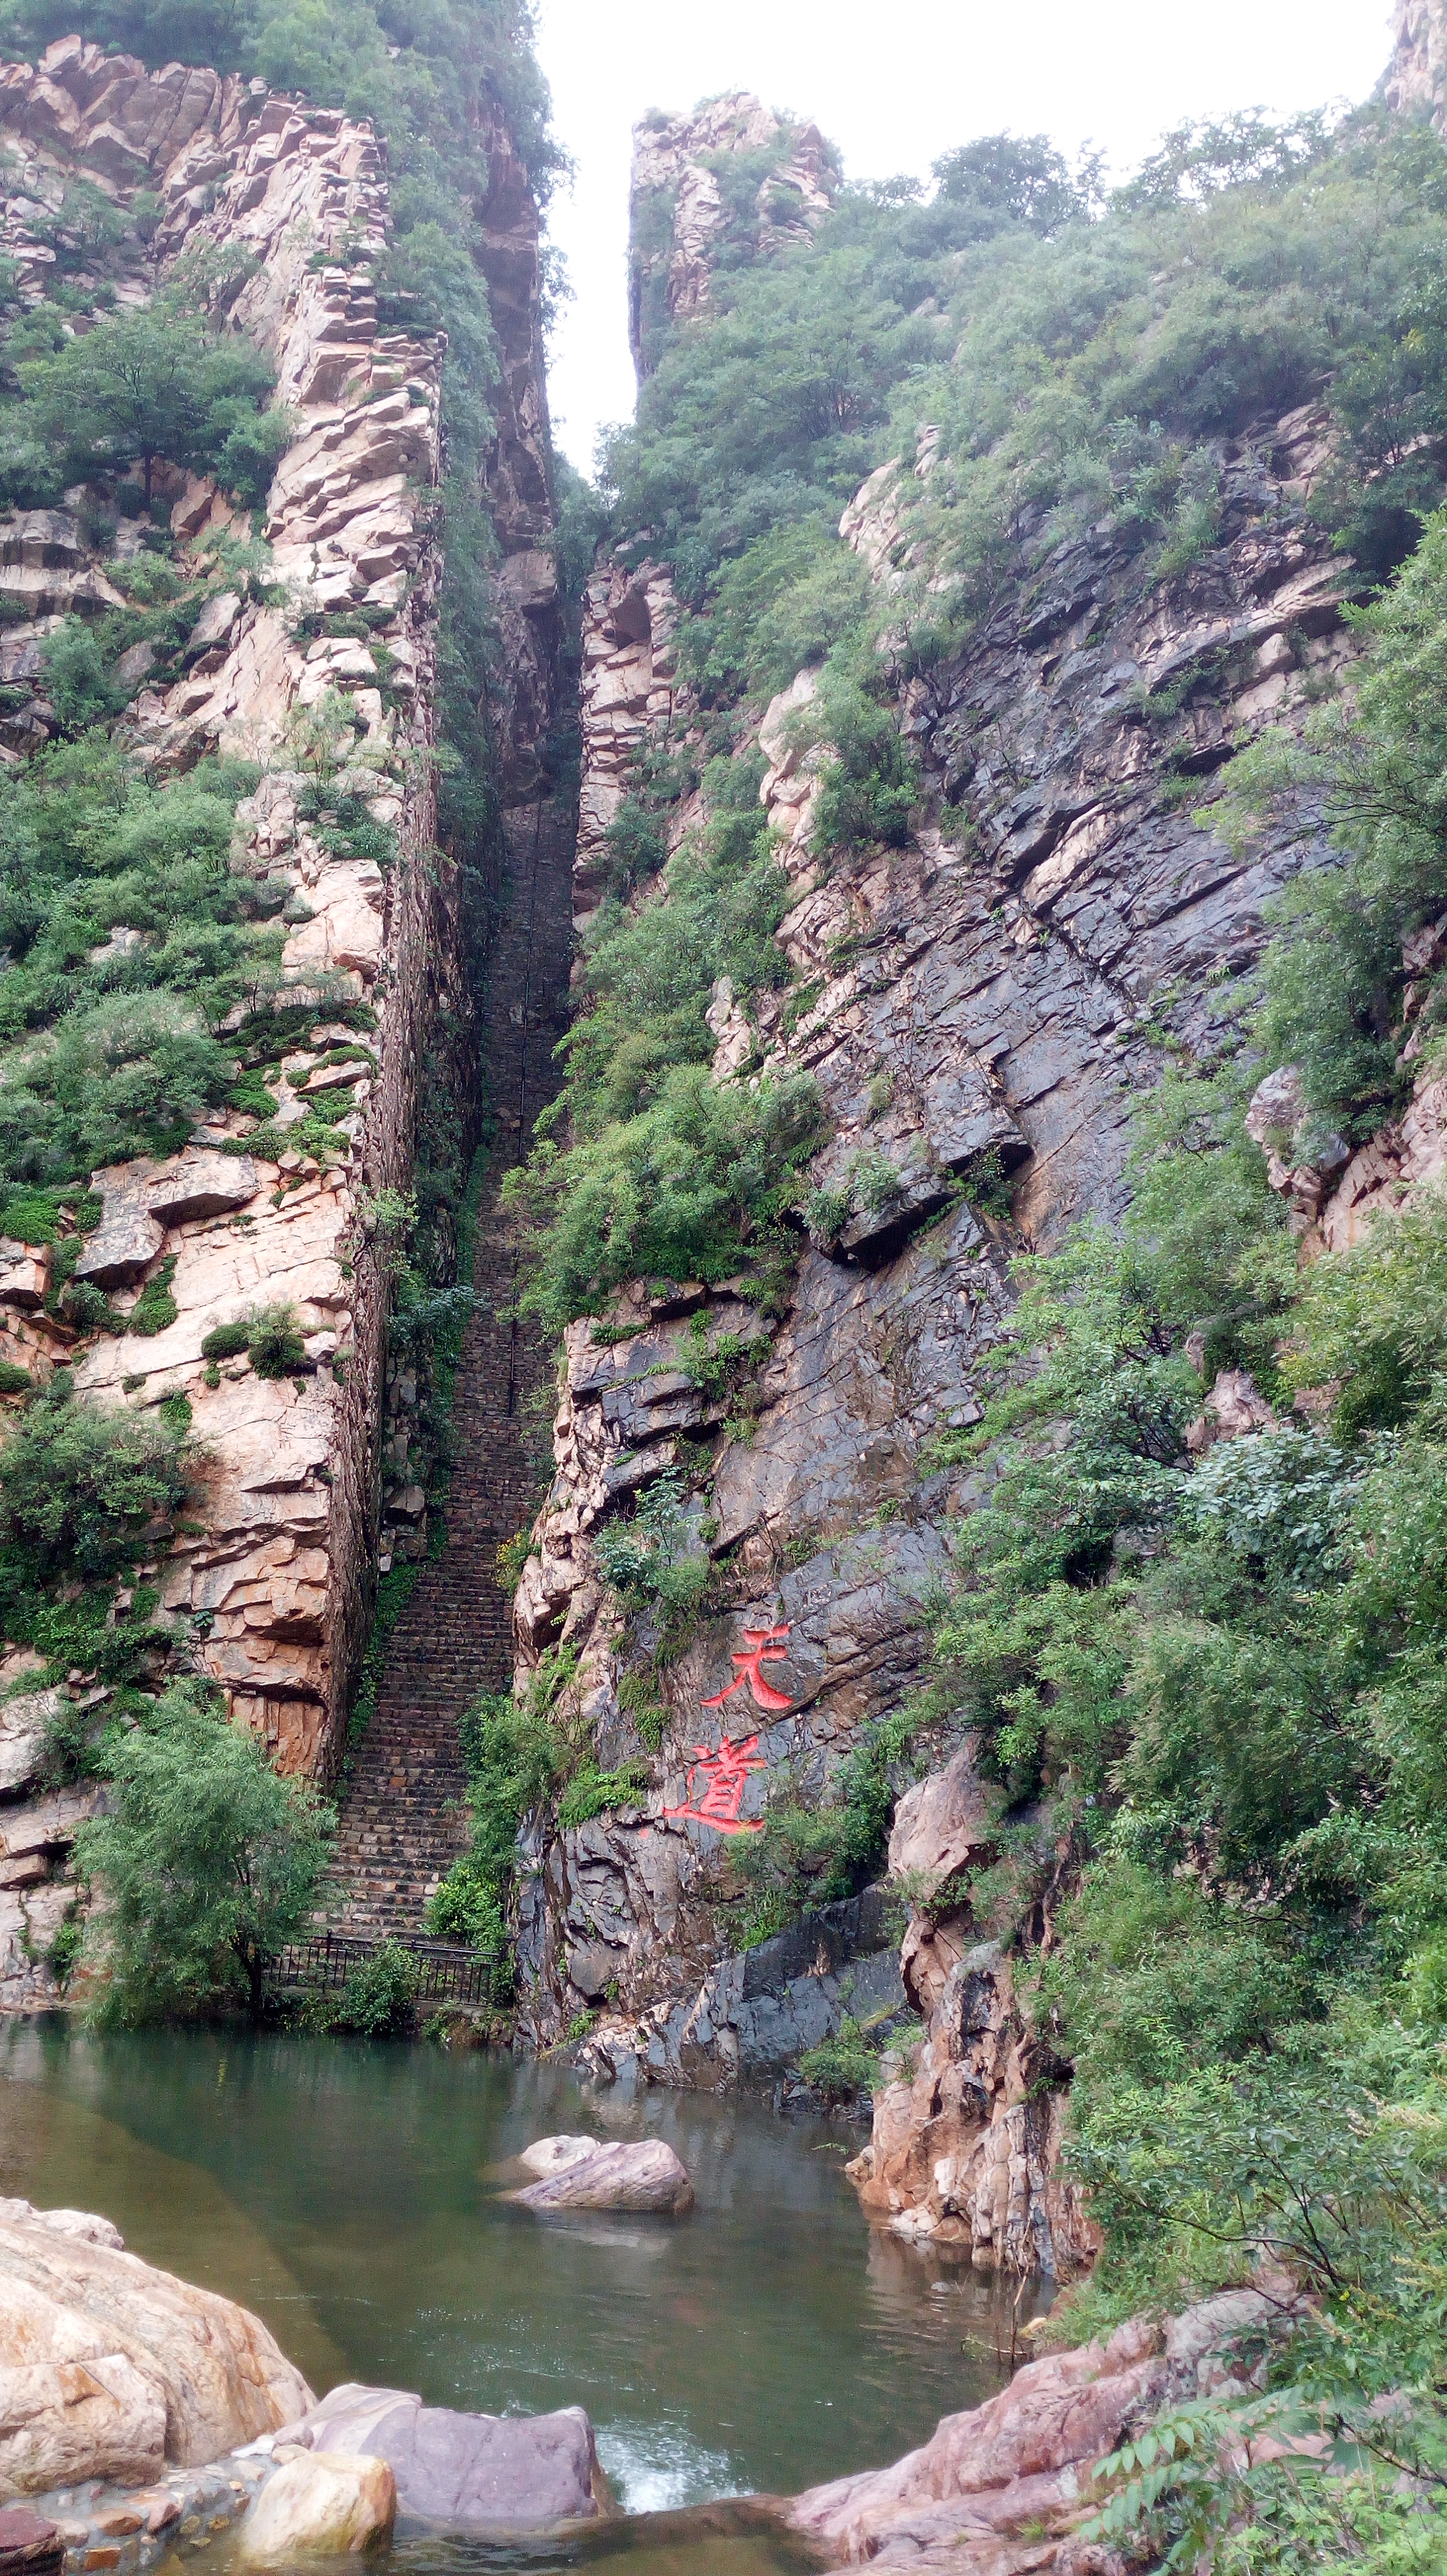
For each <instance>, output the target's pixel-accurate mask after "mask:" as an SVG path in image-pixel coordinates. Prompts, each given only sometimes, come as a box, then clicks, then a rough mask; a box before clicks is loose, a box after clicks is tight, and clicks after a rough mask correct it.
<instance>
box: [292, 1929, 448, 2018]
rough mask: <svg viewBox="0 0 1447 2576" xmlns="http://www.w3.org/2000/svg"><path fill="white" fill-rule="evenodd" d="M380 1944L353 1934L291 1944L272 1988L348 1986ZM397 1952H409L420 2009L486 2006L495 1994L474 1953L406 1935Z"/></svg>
mask: <svg viewBox="0 0 1447 2576" xmlns="http://www.w3.org/2000/svg"><path fill="white" fill-rule="evenodd" d="M384 1946H385V1945H384V1943H382V1942H381V1941H364V1940H359V1939H358V1938H357V1936H356V1935H355V1933H350V1932H347V1933H343V1932H318V1933H317V1934H315V1936H314V1937H313V1938H312V1939H311V1940H310V1941H293V1942H291V1943H290V1944H289V1945H288V1947H287V1948H286V1949H285V1950H283V1951H282V1952H281V1953H280V1956H279V1957H278V1958H277V1959H276V1960H275V1962H274V1963H273V1965H272V1969H271V1981H272V1983H273V1985H277V1986H282V1987H296V1986H306V1987H310V1988H313V1989H315V1990H320V1991H323V1992H325V1991H326V1990H327V1989H328V1988H329V1987H332V1986H344V1985H345V1984H346V1981H347V1979H348V1977H349V1976H350V1975H351V1973H352V1970H353V1969H354V1968H359V1967H361V1966H362V1964H363V1963H364V1961H366V1960H368V1959H370V1958H373V1957H375V1955H376V1953H377V1951H378V1950H380V1949H382V1948H383V1947H384ZM395 1946H396V1947H397V1948H399V1949H403V1950H405V1951H406V1952H407V1953H408V1955H409V1957H410V1958H411V1960H412V1962H413V1964H414V1966H415V1968H416V1971H417V2001H418V2002H419V2004H425V2003H440V2002H442V2001H444V2000H445V2001H448V2002H452V2003H459V2004H485V2003H487V2002H488V2001H489V2000H490V1998H491V1994H492V1963H491V1961H490V1960H488V1959H481V1958H479V1957H478V1954H477V1952H476V1951H475V1950H462V1949H458V1948H455V1947H454V1946H453V1944H452V1943H451V1942H448V1941H424V1940H422V1939H421V1938H419V1937H415V1936H412V1935H409V1934H406V1933H404V1934H402V1935H400V1936H398V1937H397V1938H396V1941H395Z"/></svg>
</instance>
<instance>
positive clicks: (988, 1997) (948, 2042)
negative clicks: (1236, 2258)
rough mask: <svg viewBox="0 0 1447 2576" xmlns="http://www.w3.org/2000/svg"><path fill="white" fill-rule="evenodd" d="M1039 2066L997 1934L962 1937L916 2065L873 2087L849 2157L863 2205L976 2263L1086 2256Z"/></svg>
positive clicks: (1087, 2237) (1087, 2238)
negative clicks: (970, 1942)
mask: <svg viewBox="0 0 1447 2576" xmlns="http://www.w3.org/2000/svg"><path fill="white" fill-rule="evenodd" d="M908 1952H909V1944H908V1943H906V1953H905V1967H904V1972H905V1977H906V1982H907V1983H908V1982H909V1981H910V1978H911V1966H910V1964H908ZM914 1973H915V1974H916V1975H917V1974H918V1966H917V1963H916V1966H915V1969H914ZM1042 2071H1043V2069H1042V2067H1041V2063H1040V2052H1039V2050H1038V2049H1037V2047H1036V2044H1035V2042H1034V2040H1033V2037H1032V2035H1031V2033H1030V2031H1029V2029H1028V2027H1027V2025H1026V2023H1025V2021H1024V2019H1023V2017H1022V2016H1021V2014H1020V2012H1019V2011H1018V2009H1017V2007H1016V2004H1015V1997H1014V1990H1013V1985H1012V1982H1011V1975H1010V1967H1009V1962H1008V1960H1006V1959H1005V1958H1004V1956H1003V1955H1002V1953H1001V1950H1000V1946H999V1944H998V1942H993V1941H991V1942H983V1943H979V1944H977V1945H976V1946H975V1947H974V1948H973V1949H969V1950H966V1951H965V1952H964V1953H963V1955H962V1956H961V1957H959V1958H958V1959H957V1960H956V1962H955V1964H954V1965H953V1966H951V1967H950V1969H949V1971H948V1974H947V1975H946V1976H945V1978H944V1982H943V1984H942V1986H940V1988H939V1991H938V1996H937V2000H936V2001H935V2002H934V2005H933V2009H932V2011H931V2013H930V2020H929V2026H928V2035H927V2037H926V2039H925V2042H924V2045H923V2047H922V2048H921V2049H920V2050H919V2052H918V2057H917V2062H916V2064H915V2067H914V2070H913V2072H912V2073H911V2074H910V2075H908V2076H903V2077H900V2078H898V2079H897V2080H896V2081H895V2082H893V2083H885V2084H882V2085H881V2086H880V2087H879V2089H878V2090H877V2091H876V2093H875V2096H874V2125H873V2130H872V2133H871V2137H870V2142H869V2145H868V2146H867V2147H866V2148H865V2149H864V2150H863V2153H862V2154H860V2155H858V2156H856V2157H855V2158H854V2160H853V2162H852V2163H851V2164H850V2165H848V2166H847V2167H846V2171H847V2173H848V2175H849V2178H850V2180H851V2181H852V2182H853V2183H854V2185H855V2187H856V2189H857V2190H858V2192H859V2197H860V2200H861V2202H862V2204H863V2206H864V2208H865V2210H866V2211H867V2212H868V2214H869V2216H870V2217H871V2218H872V2219H873V2220H874V2221H875V2222H876V2223H877V2224H879V2225H882V2226H886V2227H889V2228H890V2229H891V2230H892V2231H893V2232H894V2233H895V2234H896V2235H899V2236H905V2237H908V2238H910V2239H911V2240H912V2241H914V2242H917V2243H919V2242H925V2241H936V2242H938V2243H940V2244H944V2245H967V2246H969V2247H970V2249H971V2253H972V2255H973V2258H974V2260H975V2262H976V2263H977V2265H979V2267H980V2268H981V2269H982V2270H991V2269H996V2268H998V2269H1000V2270H1002V2271H1007V2272H1015V2273H1020V2272H1033V2271H1037V2270H1038V2271H1043V2272H1047V2273H1049V2274H1051V2275H1052V2277H1053V2278H1055V2279H1056V2280H1062V2281H1064V2280H1069V2279H1070V2278H1071V2277H1072V2276H1073V2275H1074V2274H1075V2273H1076V2272H1079V2271H1081V2270H1082V2269H1084V2268H1085V2267H1086V2265H1088V2264H1089V2262H1090V2261H1091V2260H1092V2259H1093V2256H1094V2254H1095V2251H1096V2249H1097V2246H1098V2244H1099V2241H1100V2240H1099V2234H1098V2231H1097V2230H1096V2229H1095V2228H1094V2226H1093V2225H1092V2224H1091V2222H1090V2220H1089V2219H1088V2217H1087V2216H1086V2212H1085V2208H1084V2204H1083V2202H1082V2200H1081V2197H1080V2194H1079V2192H1078V2191H1077V2189H1076V2187H1075V2185H1074V2184H1073V2183H1071V2182H1069V2181H1067V2180H1066V2179H1065V2178H1064V2177H1063V2176H1062V2174H1061V2172H1060V2169H1059V2166H1060V2145H1061V2129H1062V2123H1063V2114H1064V2095H1063V2093H1061V2092H1059V2091H1051V2090H1048V2089H1047V2087H1046V2086H1045V2085H1044V2084H1042V2083H1041V2081H1040V2080H1039V2079H1040V2075H1041V2073H1042Z"/></svg>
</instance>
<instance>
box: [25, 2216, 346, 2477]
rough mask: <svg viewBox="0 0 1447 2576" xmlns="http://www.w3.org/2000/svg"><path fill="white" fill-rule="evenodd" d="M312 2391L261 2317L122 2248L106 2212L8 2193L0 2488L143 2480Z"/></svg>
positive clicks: (266, 2426) (242, 2437)
mask: <svg viewBox="0 0 1447 2576" xmlns="http://www.w3.org/2000/svg"><path fill="white" fill-rule="evenodd" d="M313 2403H314V2400H313V2398H312V2393H311V2390H310V2389H309V2388H308V2386H307V2384H306V2381H305V2380H304V2379H303V2378H302V2376H301V2373H300V2371H298V2370H293V2368H292V2366H291V2364H290V2362H289V2361H288V2360H287V2358H286V2356H285V2354H284V2353H283V2352H282V2351H280V2349H279V2348H278V2346H277V2345H276V2343H275V2342H274V2341H273V2339H272V2337H271V2335H269V2334H268V2332H267V2330H266V2328H265V2326H264V2325H263V2324H262V2323H261V2321H260V2319H259V2318H258V2317H253V2316H251V2315H250V2314H249V2313H248V2312H247V2310H246V2309H245V2308H241V2307H237V2306H236V2304H235V2303H234V2301H233V2300H231V2299H223V2298H218V2297H217V2296H216V2294H215V2293H214V2292H213V2291H210V2290H198V2289H194V2288H193V2287H192V2286H191V2284H190V2283H189V2282H188V2281H178V2280H177V2279H176V2278H175V2277H174V2275H173V2274H171V2273H170V2272H161V2271H157V2270H156V2269H155V2267H154V2266H153V2265H152V2264H150V2263H143V2262H142V2261H141V2260H140V2257H139V2256H138V2255H135V2254H127V2253H125V2252H123V2251H122V2250H121V2242H120V2238H119V2236H118V2235H117V2233H116V2230H115V2229H114V2228H113V2227H112V2226H111V2225H110V2222H109V2220H107V2219H104V2218H95V2217H92V2216H91V2215H90V2214H89V2212H87V2211H84V2210H70V2209H66V2210H53V2211H46V2210H38V2209H32V2208H31V2206H30V2204H29V2202H28V2201H17V2200H8V2201H5V2202H3V2203H0V2499H4V2498H6V2497H10V2496H15V2495H36V2494H39V2493H41V2492H42V2491H43V2490H44V2489H45V2488H47V2487H60V2486H75V2485H78V2484H80V2483H81V2482H82V2481H83V2480H85V2479H88V2478H105V2479H111V2480H114V2481H115V2482H116V2483H117V2484H120V2485H130V2486H139V2485H143V2484H146V2483H148V2482H149V2481H151V2480H153V2479H155V2478H158V2477H159V2476H160V2475H161V2473H162V2471H163V2470H164V2469H165V2468H166V2467H168V2466H170V2467H174V2468H195V2467H198V2466H199V2465H200V2464H201V2463H202V2462H203V2461H206V2460H215V2459H219V2458H220V2456H221V2454H222V2453H223V2452H224V2451H232V2450H236V2449H237V2448H239V2446H240V2445H241V2444H242V2443H243V2442H250V2441H254V2440H255V2439H256V2438H257V2436H258V2435H259V2434H263V2433H270V2432H274V2431H275V2430H276V2429H277V2428H278V2427H279V2426H280V2425H282V2424H285V2423H286V2422H287V2421H288V2419H289V2418H291V2417H294V2416H295V2415H297V2414H298V2413H299V2412H300V2411H301V2409H302V2408H303V2407H306V2406H310V2405H311V2404H313Z"/></svg>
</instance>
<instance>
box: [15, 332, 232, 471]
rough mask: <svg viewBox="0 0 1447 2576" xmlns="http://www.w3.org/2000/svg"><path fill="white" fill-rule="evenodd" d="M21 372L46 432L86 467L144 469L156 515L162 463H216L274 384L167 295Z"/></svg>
mask: <svg viewBox="0 0 1447 2576" xmlns="http://www.w3.org/2000/svg"><path fill="white" fill-rule="evenodd" d="M19 374H20V381H21V384H22V386H23V388H24V391H25V394H26V397H27V408H28V411H29V413H30V415H31V419H32V422H33V425H34V427H35V428H36V429H37V430H38V431H39V434H40V436H41V437H42V438H43V439H44V440H45V441H46V442H47V443H48V444H49V445H50V446H52V447H54V448H61V449H64V450H65V451H66V452H67V453H68V454H69V455H70V456H72V457H74V458H75V460H76V462H77V463H78V464H80V465H82V466H86V465H90V464H92V463H94V462H95V461H97V460H103V461H104V462H105V463H106V464H109V465H121V466H124V465H132V464H139V465H140V466H141V468H142V471H143V473H144V476H145V486H146V507H147V508H148V509H149V507H150V503H151V476H152V471H153V468H154V466H155V462H156V459H157V458H158V457H164V458H166V459H167V460H168V462H169V463H171V464H172V465H186V466H193V467H197V468H201V467H210V466H214V465H218V464H219V463H220V461H221V457H222V453H223V450H224V449H225V447H226V445H227V442H228V441H229V440H230V439H231V438H232V437H233V435H234V434H235V433H237V432H238V431H240V430H242V429H243V428H244V426H245V424H246V423H247V421H248V420H254V419H255V416H256V406H257V403H258V402H259V401H260V399H261V398H262V396H263V395H264V394H265V393H267V392H268V391H269V389H270V386H271V383H272V373H271V369H270V368H269V367H268V366H267V364H266V361H265V359H264V358H263V357H262V356H261V355H260V352H259V351H258V350H256V349H254V348H253V347H252V345H251V342H250V341H249V340H246V339H243V338H242V337H241V336H240V335H239V334H237V335H234V336H228V337H226V338H218V337H217V336H216V334H215V333H214V332H211V331H208V330H207V328H206V326H205V324H204V323H203V322H202V321H200V320H199V318H198V317H196V316H195V315H193V314H188V313H186V312H184V311H182V310H181V309H180V308H179V307H178V306H176V305H175V304H170V303H165V302H162V301H161V300H160V299H158V300H157V302H156V303H155V304H153V305H151V306H149V307H148V308H147V310H146V311H145V312H143V313H128V314H126V315H124V316H123V317H122V318H120V319H118V320H116V321H107V322H102V323H100V324H99V325H98V326H97V327H96V329H95V330H93V331H87V332H86V333H85V335H84V337H83V338H79V339H74V340H67V341H65V342H64V343H63V344H62V346H61V347H60V348H59V349H58V350H57V351H56V352H55V354H54V355H53V356H51V357H42V358H32V359H28V360H27V361H26V362H25V363H24V364H23V365H22V366H21V368H20V370H19Z"/></svg>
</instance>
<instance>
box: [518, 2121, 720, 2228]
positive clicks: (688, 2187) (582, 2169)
mask: <svg viewBox="0 0 1447 2576" xmlns="http://www.w3.org/2000/svg"><path fill="white" fill-rule="evenodd" d="M542 2143H544V2144H546V2145H550V2146H551V2145H561V2144H563V2143H564V2142H563V2141H562V2140H560V2139H548V2140H545V2141H543V2142H542ZM569 2143H576V2141H570V2142H569ZM589 2143H590V2144H591V2143H592V2142H591V2141H590V2142H589ZM512 2196H513V2198H514V2200H516V2201H518V2202H519V2203H520V2204H521V2206H522V2207H523V2208H524V2209H540V2210H552V2209H630V2210H634V2211H651V2212H653V2213H654V2214H656V2215H661V2216H664V2217H667V2218H682V2217H683V2216H684V2214H685V2212H686V2211H688V2210H690V2209H692V2207H693V2185H692V2183H691V2182H690V2180H689V2178H688V2168H687V2166H686V2165H685V2164H683V2162H682V2161H681V2159H680V2158H679V2157H678V2156H676V2155H675V2154H674V2152H673V2149H672V2147H670V2146H669V2145H668V2144H667V2143H666V2142H665V2140H664V2139H662V2138H640V2139H638V2140H636V2141H634V2142H631V2143H630V2142H626V2141H624V2140H622V2139H615V2140H612V2141H610V2143H609V2144H608V2145H606V2146H595V2147H594V2149H593V2153H592V2154H591V2155H587V2156H579V2157H576V2158H570V2159H569V2160H568V2161H567V2162H566V2163H564V2164H562V2165H561V2166H559V2167H556V2168H555V2169H554V2170H553V2172H551V2173H549V2174H547V2175H545V2176H544V2178H543V2180H542V2181H541V2182H530V2183H528V2184H527V2185H526V2186H525V2187H524V2189H523V2190H522V2191H518V2192H514V2193H513V2195H512Z"/></svg>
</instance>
